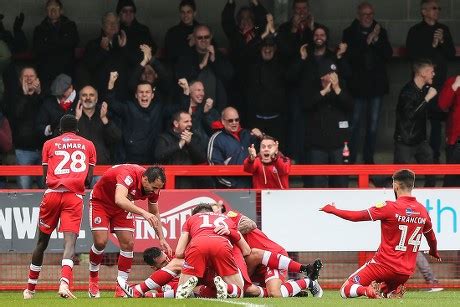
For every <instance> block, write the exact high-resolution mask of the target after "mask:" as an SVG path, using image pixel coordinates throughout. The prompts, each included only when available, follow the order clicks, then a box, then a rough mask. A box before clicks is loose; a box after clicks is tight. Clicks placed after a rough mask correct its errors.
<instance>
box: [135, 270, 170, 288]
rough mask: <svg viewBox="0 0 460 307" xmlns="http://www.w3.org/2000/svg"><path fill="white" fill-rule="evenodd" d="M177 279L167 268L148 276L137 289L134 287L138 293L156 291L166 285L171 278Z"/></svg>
mask: <svg viewBox="0 0 460 307" xmlns="http://www.w3.org/2000/svg"><path fill="white" fill-rule="evenodd" d="M175 277H177V274H176V273H174V272H173V271H171V270H168V269H167V268H162V269H161V270H158V271H155V272H153V273H152V275H150V277H149V278H147V279H146V280H144V281H143V282H142V283H140V284H139V288H137V287H136V289H137V290H140V291H139V292H141V293H144V292H147V291H149V290H154V289H158V288H160V287H161V286H164V285H166V284H167V283H168V282H170V281H171V280H172V279H173V278H175Z"/></svg>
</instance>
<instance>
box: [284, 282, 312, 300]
mask: <svg viewBox="0 0 460 307" xmlns="http://www.w3.org/2000/svg"><path fill="white" fill-rule="evenodd" d="M309 284H310V279H308V278H305V279H298V280H289V281H287V282H285V283H284V284H282V285H281V288H280V290H281V295H282V296H283V297H290V296H295V295H297V294H298V293H299V292H300V291H302V290H305V289H307V288H308V285H309Z"/></svg>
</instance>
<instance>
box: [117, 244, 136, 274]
mask: <svg viewBox="0 0 460 307" xmlns="http://www.w3.org/2000/svg"><path fill="white" fill-rule="evenodd" d="M132 265H133V252H132V251H130V252H127V251H123V250H120V256H118V276H119V277H121V278H123V279H124V280H128V277H129V273H130V272H131V266H132Z"/></svg>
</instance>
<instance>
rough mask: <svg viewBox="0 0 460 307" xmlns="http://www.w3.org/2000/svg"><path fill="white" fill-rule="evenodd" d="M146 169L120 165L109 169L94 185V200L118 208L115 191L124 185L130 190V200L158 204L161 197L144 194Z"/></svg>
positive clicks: (138, 166)
mask: <svg viewBox="0 0 460 307" xmlns="http://www.w3.org/2000/svg"><path fill="white" fill-rule="evenodd" d="M144 172H145V168H143V167H142V166H140V165H136V164H120V165H115V166H113V167H112V168H109V169H108V170H107V171H106V172H105V173H104V174H103V175H102V177H101V178H100V179H99V181H98V182H97V183H96V184H95V185H94V188H93V192H92V193H93V194H92V198H93V199H94V200H99V201H101V202H102V203H104V204H106V205H108V206H115V207H117V208H118V206H117V205H116V204H115V189H116V186H117V185H122V186H124V187H125V188H127V189H128V196H129V198H130V200H138V199H146V198H147V199H148V200H149V202H151V203H157V202H158V198H159V196H160V191H158V194H155V193H150V194H144V189H143V188H142V175H143V174H144Z"/></svg>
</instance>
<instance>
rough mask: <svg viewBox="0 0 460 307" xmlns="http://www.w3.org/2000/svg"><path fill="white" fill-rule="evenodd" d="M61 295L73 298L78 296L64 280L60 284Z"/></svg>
mask: <svg viewBox="0 0 460 307" xmlns="http://www.w3.org/2000/svg"><path fill="white" fill-rule="evenodd" d="M58 293H59V295H60V296H61V297H62V298H71V299H74V298H77V297H76V296H75V295H73V293H72V292H71V291H70V289H69V285H68V284H67V283H66V282H64V281H62V282H61V284H60V285H59V291H58Z"/></svg>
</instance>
